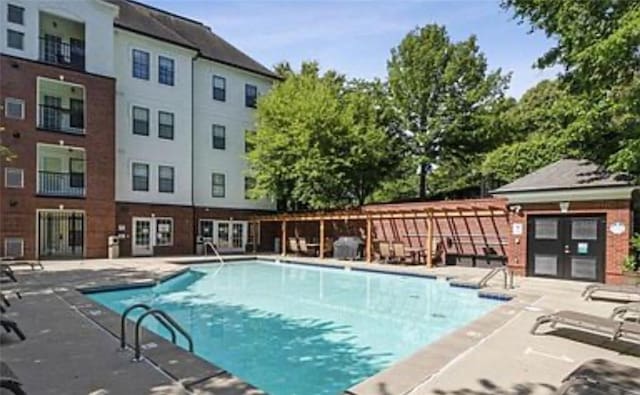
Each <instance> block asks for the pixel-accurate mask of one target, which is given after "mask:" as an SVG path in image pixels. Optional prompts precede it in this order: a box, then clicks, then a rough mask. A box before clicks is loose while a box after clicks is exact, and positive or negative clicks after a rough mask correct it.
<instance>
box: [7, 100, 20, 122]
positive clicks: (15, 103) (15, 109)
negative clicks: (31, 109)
mask: <svg viewBox="0 0 640 395" xmlns="http://www.w3.org/2000/svg"><path fill="white" fill-rule="evenodd" d="M4 116H5V117H7V118H11V119H24V100H22V99H16V98H15V97H6V98H5V99H4Z"/></svg>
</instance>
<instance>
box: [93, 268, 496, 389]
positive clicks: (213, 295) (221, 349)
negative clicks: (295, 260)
mask: <svg viewBox="0 0 640 395" xmlns="http://www.w3.org/2000/svg"><path fill="white" fill-rule="evenodd" d="M89 297H90V298H92V299H93V300H95V301H97V302H98V303H100V304H102V305H104V306H106V307H109V308H110V309H112V310H114V311H116V312H118V313H121V312H122V311H123V310H124V309H125V308H126V307H128V306H130V305H131V304H133V303H140V302H143V303H147V304H150V305H152V306H153V307H157V308H161V309H163V310H165V311H166V312H167V313H169V314H170V315H171V316H172V317H174V318H175V319H176V320H177V321H178V322H179V323H180V324H181V325H182V326H183V327H184V328H185V329H186V330H187V331H188V332H189V333H190V334H191V336H192V337H193V341H194V344H195V352H196V354H198V355H200V356H201V357H203V358H205V359H207V360H209V361H211V362H212V363H213V364H215V365H217V366H220V367H222V368H224V369H226V370H228V371H230V372H232V373H233V374H235V375H236V376H238V377H240V378H242V379H243V380H245V381H247V382H249V383H251V384H253V385H255V386H257V387H259V388H261V389H262V390H264V391H266V392H268V393H269V394H271V395H310V394H318V395H321V394H331V395H333V394H336V393H340V392H341V391H343V390H345V389H347V388H349V387H350V386H352V385H353V384H355V383H357V382H359V381H361V380H363V379H364V378H366V377H368V376H371V375H373V374H375V373H377V372H379V371H380V370H382V369H384V368H385V367H387V366H389V365H391V364H393V363H394V362H396V361H398V360H399V359H401V358H404V357H407V356H409V355H410V354H411V353H413V352H415V351H417V350H418V349H420V348H421V347H423V346H425V345H426V344H428V343H430V342H433V341H435V340H437V339H438V338H440V337H442V336H443V335H444V334H446V333H448V332H450V331H452V330H454V329H456V328H458V327H461V326H463V325H464V324H466V323H468V322H470V321H472V320H474V319H476V318H478V317H480V316H482V315H483V314H485V313H486V312H488V311H489V310H491V309H493V308H494V307H496V306H497V305H498V304H500V303H501V302H499V301H497V300H492V299H485V298H479V297H478V296H477V291H475V290H468V289H462V288H453V287H450V286H449V285H448V283H446V282H445V281H437V280H431V279H425V278H418V277H409V276H398V275H390V274H382V273H371V272H362V271H345V270H336V269H326V268H317V267H312V266H303V265H294V264H278V263H272V262H263V261H255V260H252V261H246V262H238V263H228V264H226V265H223V266H222V267H221V268H220V267H219V266H218V265H217V264H212V265H199V266H195V267H192V269H191V270H190V271H189V272H186V273H185V274H182V275H180V276H178V277H175V278H173V279H171V280H169V281H166V282H164V283H162V284H159V285H157V286H155V287H147V288H135V289H127V290H116V291H107V292H99V293H92V294H89ZM140 313H141V312H140V311H138V315H139V314H140ZM132 316H133V317H135V316H136V314H132ZM145 323H146V325H145V326H146V327H147V328H149V329H151V330H153V331H155V332H157V333H159V334H161V335H162V336H164V337H167V338H168V333H167V332H166V331H165V330H164V329H163V328H161V327H160V326H159V325H158V324H157V323H156V322H154V320H146V321H145ZM179 344H180V345H181V346H183V347H185V344H186V343H185V342H180V341H179Z"/></svg>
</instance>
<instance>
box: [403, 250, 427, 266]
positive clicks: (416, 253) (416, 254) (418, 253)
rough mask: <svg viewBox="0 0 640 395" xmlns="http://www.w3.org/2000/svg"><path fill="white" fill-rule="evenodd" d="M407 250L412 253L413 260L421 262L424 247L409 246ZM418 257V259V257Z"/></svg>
mask: <svg viewBox="0 0 640 395" xmlns="http://www.w3.org/2000/svg"><path fill="white" fill-rule="evenodd" d="M406 251H407V252H408V253H410V254H411V260H412V261H413V262H416V261H417V262H418V263H420V262H421V261H422V257H423V255H424V254H423V252H424V251H425V249H424V248H422V247H407V248H406ZM416 258H417V259H416Z"/></svg>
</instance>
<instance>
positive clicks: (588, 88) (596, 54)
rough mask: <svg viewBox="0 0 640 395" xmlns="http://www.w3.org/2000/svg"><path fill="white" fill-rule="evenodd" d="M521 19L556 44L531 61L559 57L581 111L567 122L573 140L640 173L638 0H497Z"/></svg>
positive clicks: (552, 61) (549, 62) (587, 152)
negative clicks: (569, 122) (551, 38)
mask: <svg viewBox="0 0 640 395" xmlns="http://www.w3.org/2000/svg"><path fill="white" fill-rule="evenodd" d="M502 5H503V7H505V8H507V9H511V10H513V11H514V12H515V16H516V18H518V19H519V20H520V21H521V22H528V23H530V24H531V26H532V28H533V29H534V30H535V29H539V30H543V31H545V32H546V34H547V35H548V36H550V37H553V38H554V39H556V41H557V45H556V46H554V47H553V48H551V49H550V50H549V51H547V52H546V53H545V54H543V55H542V56H541V57H540V58H539V59H538V61H537V63H536V65H537V67H540V68H544V67H549V66H553V65H561V66H563V67H564V69H565V71H564V73H563V74H562V80H561V82H562V84H563V85H565V86H566V87H567V88H568V91H569V93H570V94H571V95H572V96H573V97H574V98H575V102H576V107H575V108H576V109H577V111H578V112H579V116H578V117H577V118H576V120H575V121H574V122H573V123H572V124H571V125H569V126H568V127H567V133H568V134H569V137H570V139H571V140H572V148H574V149H577V150H578V151H580V152H581V153H582V154H583V155H584V156H585V157H588V158H590V159H592V160H594V161H596V162H598V163H601V164H603V165H605V166H608V167H609V168H610V169H612V170H622V171H627V172H629V173H631V174H634V175H635V176H636V177H637V178H638V179H640V159H638V158H639V157H640V150H638V148H639V147H640V51H638V48H639V47H640V2H638V1H637V0H598V1H578V0H565V1H554V0H503V1H502Z"/></svg>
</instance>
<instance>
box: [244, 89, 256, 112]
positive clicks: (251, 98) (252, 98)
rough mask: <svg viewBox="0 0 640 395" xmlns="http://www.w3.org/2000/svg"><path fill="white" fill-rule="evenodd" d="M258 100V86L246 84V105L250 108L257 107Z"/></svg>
mask: <svg viewBox="0 0 640 395" xmlns="http://www.w3.org/2000/svg"><path fill="white" fill-rule="evenodd" d="M257 101H258V87H256V86H255V85H251V84H245V86H244V105H245V106H246V107H250V108H256V104H257Z"/></svg>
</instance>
